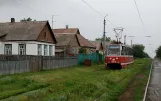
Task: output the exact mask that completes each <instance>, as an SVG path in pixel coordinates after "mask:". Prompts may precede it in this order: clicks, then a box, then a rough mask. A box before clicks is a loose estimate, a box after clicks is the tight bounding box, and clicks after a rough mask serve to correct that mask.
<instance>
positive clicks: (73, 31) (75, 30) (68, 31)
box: [53, 28, 79, 34]
mask: <svg viewBox="0 0 161 101" xmlns="http://www.w3.org/2000/svg"><path fill="white" fill-rule="evenodd" d="M53 32H54V33H56V34H76V33H79V29H78V28H68V29H63V28H62V29H53Z"/></svg>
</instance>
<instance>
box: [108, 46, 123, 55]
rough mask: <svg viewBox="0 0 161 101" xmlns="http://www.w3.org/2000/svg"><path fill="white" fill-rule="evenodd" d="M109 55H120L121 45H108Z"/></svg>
mask: <svg viewBox="0 0 161 101" xmlns="http://www.w3.org/2000/svg"><path fill="white" fill-rule="evenodd" d="M108 55H120V46H119V45H110V46H109V47H108Z"/></svg>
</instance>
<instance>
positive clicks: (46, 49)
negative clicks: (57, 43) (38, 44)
mask: <svg viewBox="0 0 161 101" xmlns="http://www.w3.org/2000/svg"><path fill="white" fill-rule="evenodd" d="M45 47H46V48H45ZM44 56H48V45H44Z"/></svg>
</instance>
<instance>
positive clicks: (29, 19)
mask: <svg viewBox="0 0 161 101" xmlns="http://www.w3.org/2000/svg"><path fill="white" fill-rule="evenodd" d="M21 21H33V20H32V19H31V18H30V17H29V18H23V19H22V20H21ZM34 21H36V20H34Z"/></svg>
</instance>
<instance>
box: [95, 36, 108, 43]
mask: <svg viewBox="0 0 161 101" xmlns="http://www.w3.org/2000/svg"><path fill="white" fill-rule="evenodd" d="M95 40H96V41H98V40H101V41H103V38H96V39H95ZM105 41H107V42H109V41H111V38H110V37H106V38H105Z"/></svg>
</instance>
